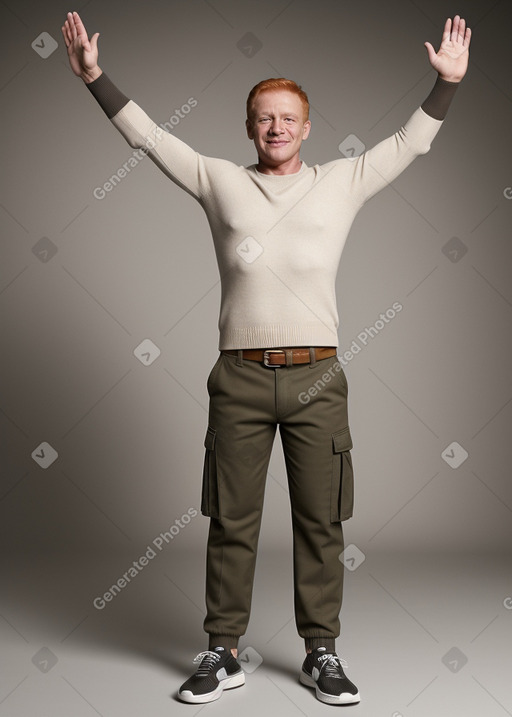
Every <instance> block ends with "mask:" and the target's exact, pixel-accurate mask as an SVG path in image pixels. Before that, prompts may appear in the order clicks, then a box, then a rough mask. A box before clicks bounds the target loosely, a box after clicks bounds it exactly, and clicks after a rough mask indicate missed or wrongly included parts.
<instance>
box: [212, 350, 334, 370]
mask: <svg viewBox="0 0 512 717" xmlns="http://www.w3.org/2000/svg"><path fill="white" fill-rule="evenodd" d="M314 349H315V359H316V360H317V361H321V360H322V359H326V358H330V357H331V356H336V351H337V349H336V347H335V346H326V347H325V346H321V347H318V346H315V347H314ZM221 353H223V354H229V355H230V356H238V351H237V349H225V350H223V351H221ZM242 357H243V358H244V359H249V360H250V361H259V362H260V363H263V364H264V365H265V366H292V365H293V364H296V363H309V362H310V360H311V356H310V352H309V348H293V347H292V348H283V349H242Z"/></svg>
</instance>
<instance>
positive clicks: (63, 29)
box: [60, 25, 69, 47]
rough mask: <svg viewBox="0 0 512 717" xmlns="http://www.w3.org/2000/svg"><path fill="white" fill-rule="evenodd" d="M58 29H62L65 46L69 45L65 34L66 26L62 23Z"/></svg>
mask: <svg viewBox="0 0 512 717" xmlns="http://www.w3.org/2000/svg"><path fill="white" fill-rule="evenodd" d="M60 29H61V30H62V35H63V37H64V42H65V43H66V47H69V40H68V36H67V34H66V28H65V27H64V25H63V26H62V27H61V28H60Z"/></svg>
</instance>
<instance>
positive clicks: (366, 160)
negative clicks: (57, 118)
mask: <svg viewBox="0 0 512 717" xmlns="http://www.w3.org/2000/svg"><path fill="white" fill-rule="evenodd" d="M442 82H444V81H442ZM451 84H452V83H445V84H444V85H443V86H442V87H441V89H440V78H439V79H438V81H437V82H436V85H435V87H434V90H433V91H432V93H431V95H430V96H429V98H430V100H429V102H425V103H423V105H422V107H427V106H429V107H430V106H432V107H434V106H435V100H436V96H437V101H438V105H437V108H438V109H439V95H440V93H441V92H442V91H444V92H445V100H446V97H447V94H446V93H447V92H448V93H449V92H450V91H452V90H453V89H454V88H449V87H448V86H449V85H451ZM87 86H88V88H89V89H90V90H91V91H92V92H93V94H94V95H95V97H96V99H97V100H98V101H99V102H100V104H101V105H102V107H103V109H104V110H105V112H106V113H107V115H108V116H109V118H110V121H111V122H112V124H113V125H114V126H115V127H116V128H117V129H118V130H119V132H120V133H121V134H122V135H123V137H124V138H125V139H126V141H127V142H128V144H129V145H130V146H131V147H134V148H143V149H144V150H145V151H147V154H148V156H149V157H150V158H151V159H152V161H153V162H154V163H155V164H156V165H157V166H158V167H159V168H160V169H161V170H162V172H164V173H165V174H166V175H167V176H168V177H169V179H171V180H172V181H173V182H174V183H176V184H177V185H178V186H179V187H181V188H183V189H184V190H186V191H187V192H188V193H189V194H191V195H192V196H193V197H194V198H195V199H196V200H197V201H198V202H199V203H200V205H201V206H202V208H203V210H204V211H205V213H206V216H207V218H208V222H209V225H210V228H211V232H212V237H213V241H214V245H215V253H216V257H217V262H218V267H219V272H220V277H221V287H222V292H221V305H220V315H219V323H218V327H219V332H220V336H219V350H223V349H239V348H279V347H292V346H334V347H337V346H338V325H339V320H338V311H337V304H336V292H335V280H336V275H337V272H338V267H339V263H340V258H341V253H342V251H343V247H344V245H345V242H346V239H347V235H348V232H349V230H350V227H351V225H352V222H353V221H354V218H355V216H356V214H357V212H358V211H359V209H360V208H361V207H362V206H363V204H364V203H365V202H366V201H368V199H370V197H372V196H373V195H374V194H375V193H376V192H378V191H379V190H381V189H382V188H383V187H385V186H386V185H387V184H388V183H389V182H391V181H392V180H393V179H394V178H395V177H397V176H398V175H399V174H400V173H401V172H402V171H403V170H404V169H405V168H406V167H407V166H408V165H409V164H410V163H411V162H412V161H413V160H414V159H415V158H416V157H417V156H418V155H420V154H425V153H426V152H428V150H429V149H430V144H431V142H432V140H433V139H434V137H435V136H436V134H437V133H438V131H439V129H440V127H441V125H442V123H443V120H442V119H437V118H436V117H435V116H431V114H427V112H426V111H425V109H423V108H422V107H418V108H417V109H416V110H415V111H414V112H413V113H412V115H411V117H410V118H409V119H408V120H407V122H405V124H404V125H403V126H402V127H400V129H399V130H398V131H397V132H396V133H395V134H393V135H392V136H391V137H388V138H387V139H384V140H383V141H382V142H380V143H378V144H377V145H375V146H374V147H372V148H371V149H368V150H366V151H365V152H364V153H363V154H362V155H360V156H359V157H356V158H352V159H349V158H345V157H339V158H336V159H334V160H333V161H331V162H327V163H326V164H322V165H318V164H316V165H314V166H312V167H308V166H306V164H305V163H304V162H302V165H301V169H300V171H299V172H297V173H295V174H289V175H267V174H261V173H260V172H258V171H257V170H256V167H255V165H254V164H253V165H250V166H248V167H243V166H238V165H237V164H235V163H233V162H231V161H227V160H224V159H217V158H214V157H207V156H204V155H202V154H199V153H198V152H196V151H195V150H194V149H192V148H191V147H190V146H189V145H187V144H186V143H184V142H183V141H181V140H180V139H179V138H178V137H176V136H175V135H174V134H171V133H169V132H167V131H165V130H164V129H162V128H161V127H159V126H158V125H157V124H156V123H155V122H154V121H153V120H152V119H151V118H150V117H149V116H148V115H147V114H146V112H145V111H144V110H143V109H142V108H141V107H139V105H138V104H136V103H135V102H134V101H133V100H130V99H128V98H127V97H126V96H125V95H123V94H122V93H121V92H120V91H119V90H117V88H116V87H115V85H113V83H112V82H111V81H110V79H109V78H108V77H107V76H106V75H105V73H104V72H103V73H102V75H100V77H99V78H98V79H96V80H95V81H94V82H92V83H90V84H88V85H87ZM447 88H448V89H447ZM436 92H437V95H436ZM452 94H453V91H452ZM432 97H433V100H434V101H433V100H432ZM113 98H114V99H113ZM450 99H451V96H450V98H449V99H448V101H447V102H445V105H446V106H445V107H444V108H443V109H442V111H441V112H438V113H437V116H438V117H441V116H444V114H445V112H446V109H447V106H448V104H449V101H450ZM429 103H430V104H429ZM121 105H122V106H121ZM119 106H121V108H120V109H119ZM114 111H115V114H113V115H112V112H114ZM430 111H431V113H432V114H433V115H436V112H435V111H432V109H431V110H430Z"/></svg>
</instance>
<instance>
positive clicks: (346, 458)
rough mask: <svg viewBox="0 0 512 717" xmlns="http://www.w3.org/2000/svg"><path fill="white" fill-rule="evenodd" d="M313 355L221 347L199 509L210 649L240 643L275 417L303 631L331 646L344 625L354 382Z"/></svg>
mask: <svg viewBox="0 0 512 717" xmlns="http://www.w3.org/2000/svg"><path fill="white" fill-rule="evenodd" d="M310 356H311V360H310V362H309V363H303V364H294V365H292V366H278V367H267V366H265V365H264V364H263V363H260V362H258V361H254V360H248V359H246V358H245V359H244V358H242V353H241V352H237V355H230V354H225V353H222V352H220V354H219V357H218V359H217V361H216V363H215V364H214V366H213V368H212V370H211V371H210V374H209V376H208V380H207V390H208V394H209V397H210V401H209V414H208V427H207V431H206V437H205V442H204V445H205V455H204V470H203V478H202V489H201V490H202V492H201V512H202V514H203V515H206V516H209V517H210V526H209V533H208V544H207V550H206V607H207V613H206V617H205V620H204V624H203V627H204V630H205V632H206V633H208V634H209V647H210V649H211V648H212V647H213V646H217V645H223V646H224V647H226V649H230V648H234V647H237V646H238V638H239V637H240V636H241V635H243V634H244V633H245V631H246V628H247V624H248V621H249V615H250V609H251V600H252V591H253V578H254V571H255V566H256V553H257V543H258V537H259V532H260V525H261V518H262V509H263V498H264V490H265V481H266V475H267V467H268V463H269V459H270V454H271V450H272V444H273V441H274V436H275V431H276V426H277V424H279V431H280V435H281V441H282V446H283V452H284V458H285V465H286V472H287V478H288V488H289V494H290V504H291V517H292V530H293V576H294V609H295V622H296V626H297V630H298V634H299V636H300V637H303V638H304V640H305V643H306V648H312V649H313V648H314V647H316V646H319V645H321V644H326V645H327V646H329V645H330V646H331V649H333V646H334V638H335V637H337V636H338V635H339V633H340V621H339V613H340V609H341V602H342V594H343V563H342V562H341V560H340V554H341V552H342V551H343V547H344V544H343V531H342V525H341V521H343V520H346V519H347V518H350V517H351V516H352V509H353V470H352V457H351V454H350V449H351V448H352V440H351V436H350V429H349V425H348V410H347V396H348V385H347V379H346V376H345V373H344V371H343V368H342V366H341V364H340V363H339V361H338V358H337V356H333V357H330V358H327V359H322V360H315V357H314V355H311V353H310ZM318 638H324V639H323V641H322V640H318ZM326 638H327V640H328V642H326Z"/></svg>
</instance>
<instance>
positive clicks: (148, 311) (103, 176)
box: [0, 0, 512, 630]
mask: <svg viewBox="0 0 512 717" xmlns="http://www.w3.org/2000/svg"><path fill="white" fill-rule="evenodd" d="M70 9H73V8H72V7H69V6H68V4H66V3H62V2H57V1H56V0H52V1H50V2H46V3H43V4H41V3H39V4H38V3H35V2H28V0H19V1H18V2H17V3H16V4H14V3H12V2H11V3H9V2H7V3H2V5H1V6H0V22H1V27H2V40H3V42H2V66H1V77H0V90H1V94H0V96H1V99H2V119H1V121H2V139H3V142H2V144H3V155H2V165H3V177H2V200H1V211H0V221H1V225H2V245H1V246H2V249H1V268H0V311H1V317H2V318H1V322H2V323H1V326H2V333H1V336H2V352H1V366H2V369H1V378H2V386H1V398H0V408H1V411H0V431H1V439H2V441H1V443H2V458H1V461H2V462H1V470H2V483H1V495H0V498H1V500H0V531H1V535H2V542H3V545H4V546H5V548H6V558H5V565H6V566H7V567H10V568H12V569H13V570H20V571H22V570H28V572H29V573H30V575H31V580H30V581H29V584H28V587H27V590H26V591H23V592H24V594H25V598H26V599H27V600H31V598H30V595H33V593H34V592H37V594H38V600H37V601H36V600H34V609H36V608H40V609H41V610H42V611H43V612H44V611H46V615H47V617H48V616H49V615H51V614H52V611H54V612H55V614H57V613H59V615H60V616H62V615H63V614H66V620H65V621H64V620H63V622H62V629H63V630H64V627H65V626H66V627H69V629H70V630H71V628H72V627H73V625H74V624H76V623H78V622H79V618H80V615H81V614H82V613H84V612H85V611H89V612H90V611H91V601H92V599H93V598H94V597H95V596H96V595H98V594H101V593H102V592H104V590H105V589H106V588H107V587H108V586H109V585H111V584H112V583H113V582H114V581H115V580H117V578H118V577H119V575H120V574H122V573H123V571H124V569H125V568H126V557H125V556H128V557H129V558H130V560H132V559H134V560H135V559H136V558H137V557H138V556H139V555H141V554H142V553H143V552H144V551H146V549H147V547H148V546H149V545H151V544H153V541H154V540H155V538H157V536H159V535H160V534H161V533H162V532H164V531H169V529H170V526H176V525H178V524H177V523H176V520H180V521H181V523H182V525H181V527H180V526H179V525H178V528H174V530H173V533H172V534H171V535H172V546H171V542H170V539H169V542H168V543H166V544H165V545H164V546H163V547H162V553H164V552H167V555H166V558H165V559H166V560H167V561H171V562H172V560H174V559H176V560H178V556H179V555H180V554H181V555H184V554H185V553H186V552H187V551H189V550H197V554H198V555H200V556H201V557H199V559H198V560H197V561H196V562H195V563H193V564H192V565H191V566H188V567H187V571H193V572H194V573H195V574H197V575H198V576H199V577H198V580H199V581H201V580H202V576H203V562H202V561H203V551H204V545H205V541H206V535H207V527H208V520H207V519H206V518H204V517H202V516H201V515H200V514H199V505H200V489H201V473H202V464H203V454H204V447H203V439H204V434H205V431H206V426H207V409H208V396H207V392H206V385H205V384H206V377H207V375H208V372H209V371H210V369H211V366H212V365H213V363H214V361H215V360H216V358H217V346H218V329H217V319H218V311H219V300H220V284H219V276H218V270H217V266H216V262H215V254H214V250H213V243H212V240H211V236H210V233H209V229H208V225H207V222H206V219H205V216H204V215H203V212H202V210H201V208H200V206H199V204H197V202H195V200H194V199H193V198H191V197H190V196H189V195H188V194H186V193H185V192H184V191H182V190H181V189H179V188H178V187H177V186H176V185H174V184H173V183H172V182H171V181H170V180H169V179H167V178H166V177H165V176H164V175H163V174H162V173H161V172H160V171H159V170H158V169H157V167H156V166H155V165H154V164H153V163H152V162H151V160H149V159H148V158H145V159H143V160H142V161H140V162H139V163H138V165H137V166H136V167H135V168H133V169H132V171H131V172H130V173H129V174H127V175H126V176H125V177H124V178H123V179H122V181H121V182H120V183H119V184H118V186H117V187H116V188H115V189H114V190H113V191H111V192H107V193H106V194H105V196H104V198H103V199H98V198H96V197H95V195H94V191H95V189H96V188H98V187H102V186H103V185H104V183H105V182H106V181H107V180H108V179H109V177H111V176H112V175H113V174H114V173H115V172H117V171H118V169H119V168H120V167H121V166H122V165H123V163H124V162H126V161H127V160H128V159H129V158H130V157H131V156H132V152H133V150H132V148H131V147H129V145H128V144H127V143H126V142H125V140H124V139H123V138H122V136H121V135H120V134H119V133H118V131H117V130H116V129H115V128H114V127H113V125H112V124H111V123H110V122H109V120H108V119H107V117H106V115H105V114H104V113H103V111H102V110H101V108H100V107H99V105H98V104H97V102H96V100H95V99H94V98H93V96H92V95H91V94H90V93H89V91H88V90H87V89H86V87H85V86H84V84H83V82H82V81H81V80H80V79H79V78H77V77H75V76H74V75H73V74H72V72H71V70H70V68H69V64H68V59H67V54H66V48H65V45H64V43H63V39H62V35H61V32H60V26H61V25H62V23H63V22H64V19H65V15H66V12H67V11H68V10H70ZM77 9H78V10H79V12H80V13H81V16H82V18H83V20H84V22H85V25H86V28H87V30H88V32H89V34H90V35H92V34H93V33H94V32H96V31H99V32H100V33H101V35H100V38H99V50H100V56H99V64H100V67H101V68H102V69H103V70H104V71H105V72H106V73H107V74H108V75H109V76H110V77H111V79H112V80H113V81H114V82H115V83H116V84H117V86H118V87H119V88H120V89H121V90H122V91H123V92H124V93H125V94H127V95H128V96H129V97H130V98H132V99H133V100H134V101H135V102H137V103H138V104H139V105H140V106H141V107H142V108H143V109H144V110H145V111H146V112H147V113H148V114H149V115H150V116H151V117H152V118H153V119H154V120H155V121H156V122H157V123H164V122H167V121H169V122H171V125H172V131H173V132H174V133H175V134H176V135H177V136H179V137H180V138H181V139H183V140H184V141H185V142H187V143H189V144H190V145H191V146H193V147H194V148H195V149H197V150H198V151H199V152H201V153H203V154H206V155H210V156H218V157H223V158H226V159H230V160H232V161H234V162H236V163H238V164H243V165H248V164H251V163H252V162H254V161H255V159H256V157H255V151H254V146H253V145H252V143H251V142H250V141H249V140H248V139H247V138H246V135H245V129H244V119H245V100H246V97H247V93H248V91H249V89H250V88H251V87H252V86H253V85H254V84H255V83H256V82H258V81H259V80H261V79H263V78H266V77H272V76H286V77H291V78H292V79H294V80H296V81H297V82H299V83H300V84H301V85H302V86H303V87H304V89H305V90H306V91H307V92H308V94H309V98H310V102H311V120H312V131H311V135H310V137H309V139H308V140H307V142H305V144H304V145H303V153H302V157H303V159H304V160H305V161H306V163H307V164H308V165H312V164H315V163H320V164H321V163H323V162H327V161H329V160H331V159H333V158H336V157H339V156H341V154H340V150H339V145H340V143H342V142H343V141H344V140H345V138H346V137H347V136H349V135H351V134H354V135H356V137H357V139H358V140H359V142H360V143H362V144H363V145H365V146H366V147H370V146H372V145H373V144H375V143H377V142H378V141H380V140H381V139H383V138H385V137H387V136H389V135H390V134H392V133H393V132H395V131H396V130H397V129H398V128H399V127H400V125H401V124H402V123H403V122H405V121H406V120H407V119H408V117H409V116H410V115H411V114H412V112H413V111H414V110H415V109H416V107H418V106H419V105H420V104H421V102H422V101H423V100H424V98H425V97H426V96H427V94H428V93H429V92H430V89H431V87H432V86H433V83H434V80H435V76H436V74H435V72H434V70H432V68H431V67H430V64H429V62H428V58H427V53H426V50H425V48H424V47H423V42H424V41H425V40H430V41H431V42H432V43H433V44H434V46H435V47H436V49H437V48H438V46H439V42H440V38H441V31H442V26H443V24H444V20H445V18H446V16H448V15H453V14H454V13H455V12H460V13H461V14H463V15H464V16H465V17H466V18H467V20H468V24H469V25H470V26H471V28H472V29H473V31H474V39H473V42H472V45H471V54H470V66H469V72H468V74H467V76H466V78H465V79H464V81H463V83H462V85H461V86H460V87H459V89H458V92H457V95H456V97H455V99H454V102H453V104H452V106H451V108H450V110H449V114H448V117H447V119H446V120H445V123H444V125H443V127H442V128H441V130H440V132H439V134H438V135H437V137H436V138H435V140H434V142H433V144H432V148H431V150H430V152H429V153H428V154H427V155H425V156H423V157H419V158H418V159H417V160H416V161H415V162H414V163H413V164H412V165H411V166H410V167H409V168H408V169H407V170H406V171H405V172H404V173H403V174H402V175H401V176H400V177H399V178H398V179H397V180H396V181H395V182H394V183H393V185H392V186H390V187H387V188H386V189H385V190H383V191H382V192H381V193H379V194H378V195H377V196H376V197H374V198H373V199H372V200H371V201H370V202H369V204H368V205H366V206H365V207H364V208H363V210H362V211H361V212H360V214H359V215H358V217H357V218H356V220H355V223H354V225H353V227H352V230H351V233H350V236H349V239H348V241H347V244H346V247H345V250H344V253H343V256H342V260H341V265H340V270H339V274H338V279H337V298H338V308H339V314H340V329H339V350H338V354H339V355H340V356H342V354H343V352H344V351H346V350H347V349H350V347H351V346H353V345H354V343H355V344H357V347H356V348H359V351H358V352H357V353H356V354H354V356H353V358H352V360H350V361H348V362H347V364H346V366H345V372H346V374H347V377H348V381H349V415H350V423H351V429H352V434H353V438H354V449H353V461H354V467H355V476H356V496H355V515H354V517H353V518H352V519H351V520H350V521H349V522H347V523H345V524H344V525H345V535H346V540H347V543H350V544H354V545H355V546H357V549H358V550H359V551H361V553H362V554H363V555H365V556H367V555H369V554H372V553H376V552H378V551H391V552H393V551H395V550H401V551H403V550H410V551H412V553H413V554H414V553H422V554H423V553H428V552H431V553H432V554H434V553H446V552H451V551H453V552H456V553H463V554H466V555H468V556H469V555H472V554H473V555H474V554H476V553H485V554H491V553H493V554H496V553H498V552H502V553H505V552H507V551H509V550H510V541H511V523H512V521H511V511H512V488H511V482H510V469H509V449H510V427H511V415H512V414H511V412H512V403H511V399H512V381H511V377H510V364H511V362H510V349H511V339H510V328H511V307H512V290H511V282H510V278H511V277H510V273H511V272H510V262H511V257H512V251H511V248H510V229H511V213H512V201H511V199H512V188H511V187H512V172H511V162H510V160H511V149H512V140H511V135H510V127H511V123H512V112H511V109H512V105H511V100H512V85H511V75H510V66H511V57H510V41H509V39H508V34H507V33H508V29H507V28H508V27H509V26H510V6H509V4H508V3H507V2H495V3H493V2H489V3H487V2H483V1H482V0H480V1H479V0H461V1H459V2H458V3H457V6H456V7H455V5H454V4H453V3H449V2H445V1H444V0H429V2H428V3H427V2H425V1H424V0H417V2H412V1H405V0H403V1H400V0H393V1H391V2H389V1H388V2H386V3H376V2H375V3H372V2H364V1H363V2H358V3H356V2H334V1H329V0H323V1H322V2H316V3H311V2H303V1H302V0H295V1H294V2H286V1H285V0H283V2H278V3H276V2H268V1H266V0H264V1H261V2H249V1H243V2H240V1H239V2H235V0H211V1H206V0H205V1H202V2H199V1H197V2H195V1H194V2H184V1H178V2H158V1H157V0H149V1H147V2H145V3H142V2H130V3H125V2H120V1H119V2H112V1H109V2H97V1H95V0H90V2H86V3H84V4H83V5H82V6H81V7H77ZM41 33H48V34H49V35H50V37H47V36H43V38H42V39H41ZM52 38H53V40H54V41H55V42H56V43H57V45H58V46H57V48H56V49H55V50H54V51H53V52H50V54H49V55H48V56H47V57H45V56H44V55H45V54H46V53H47V52H49V51H50V50H51V47H52V43H51V39H52ZM191 97H192V98H195V100H197V105H196V106H194V107H193V108H192V109H191V110H190V112H189V113H188V114H185V115H184V116H183V118H179V113H177V110H179V109H180V108H181V106H182V105H183V104H185V103H187V102H189V99H190V98H191ZM181 114H184V113H183V111H182V112H181ZM172 117H174V119H171V118H172ZM176 118H179V121H177V119H176ZM394 302H399V303H400V304H401V305H402V307H403V309H402V310H401V311H400V312H398V313H397V315H396V316H395V318H394V319H393V320H392V321H390V322H389V323H388V324H386V325H385V327H384V328H382V329H381V330H379V331H378V332H377V335H376V336H373V337H372V338H369V337H368V329H369V327H371V326H373V325H375V322H376V321H377V320H378V319H379V314H380V313H384V312H385V311H386V310H387V309H388V308H390V307H391V306H392V305H393V303H394ZM147 339H149V340H150V341H151V342H152V343H153V344H154V347H150V350H149V355H150V357H151V363H150V365H147V364H148V363H149V362H148V361H147V356H146V357H145V358H144V357H142V360H141V359H140V358H138V356H137V353H139V355H140V353H141V352H142V351H143V348H138V347H140V344H141V343H142V342H143V341H144V340H147ZM155 347H157V349H158V351H159V352H160V354H159V355H158V356H157V357H156V358H155V356H156V348H155ZM153 359H154V360H153ZM41 444H44V445H41ZM46 444H48V445H46ZM52 451H54V452H56V455H55V454H53V455H52ZM466 454H467V455H466ZM52 457H53V458H54V460H53V462H51V460H52ZM47 463H50V465H47V467H45V465H46V464H47ZM312 479H314V477H312ZM187 511H190V513H189V515H190V514H194V513H195V511H198V514H197V515H193V517H192V518H191V519H190V520H189V521H188V522H184V521H183V520H181V516H182V515H184V514H187ZM277 546H279V547H282V546H285V547H286V548H289V547H290V546H291V525H290V509H289V499H288V491H287V482H286V473H285V470H284V460H283V456H282V450H281V445H280V440H279V437H278V434H277V437H276V442H275V445H274V451H273V454H272V460H271V465H270V471H269V476H268V480H267V489H266V501H265V512H264V518H263V524H262V531H261V537H260V547H261V548H268V549H273V548H274V547H277ZM117 554H119V555H122V556H123V557H122V558H121V557H120V558H119V559H115V558H114V559H113V563H112V564H111V566H110V567H109V569H108V570H105V571H103V573H101V574H100V573H95V572H94V571H93V572H92V573H91V576H90V578H89V579H88V581H83V582H82V583H81V584H80V590H78V589H77V590H76V591H75V592H73V589H72V587H70V586H68V591H69V592H66V591H64V593H61V592H60V591H59V589H58V588H57V585H58V584H60V583H59V582H58V580H59V579H60V580H61V579H63V576H64V575H66V574H70V575H71V574H75V572H74V571H76V572H79V571H78V570H77V567H76V566H77V565H80V564H82V563H81V561H82V560H83V561H87V560H89V559H90V560H92V561H93V562H94V563H95V564H96V563H97V564H98V565H99V564H101V563H102V561H104V560H107V558H108V559H109V560H110V559H111V558H112V556H115V555H117ZM357 555H359V553H357ZM287 559H288V558H287ZM289 559H290V560H291V553H290V554H289ZM359 559H360V558H359ZM49 565H52V566H58V567H53V568H52V569H50V568H49V567H46V566H49ZM187 574H188V573H187ZM181 579H182V580H185V577H184V576H181V573H180V572H179V571H177V573H176V575H175V580H176V582H177V585H178V586H179V585H180V580H181ZM139 580H141V579H140V578H139ZM141 582H142V581H141ZM20 585H21V583H18V584H17V583H16V581H12V582H10V583H9V587H8V588H6V589H5V593H4V595H5V601H6V602H5V605H6V609H5V615H6V618H7V617H8V616H9V615H10V616H11V618H9V619H10V621H11V622H12V623H13V625H15V624H16V621H15V620H13V618H12V616H13V615H14V612H15V611H18V612H17V613H16V614H18V615H22V614H23V613H22V608H21V607H19V604H18V603H19V599H20V595H21V588H20ZM199 585H200V586H201V582H200V583H199ZM201 589H202V587H200V589H199V593H198V596H197V602H198V604H199V605H200V606H201V607H202V604H201V599H202V593H201ZM57 606H58V607H57ZM66 610H67V612H66ZM36 612H37V610H36ZM92 612H94V610H93V611H92ZM290 614H291V613H290ZM34 619H35V618H34ZM55 619H57V618H55ZM194 619H195V620H196V616H194ZM196 621H197V620H196ZM64 623H65V624H64ZM18 628H20V626H19V624H18ZM20 629H21V628H20Z"/></svg>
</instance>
